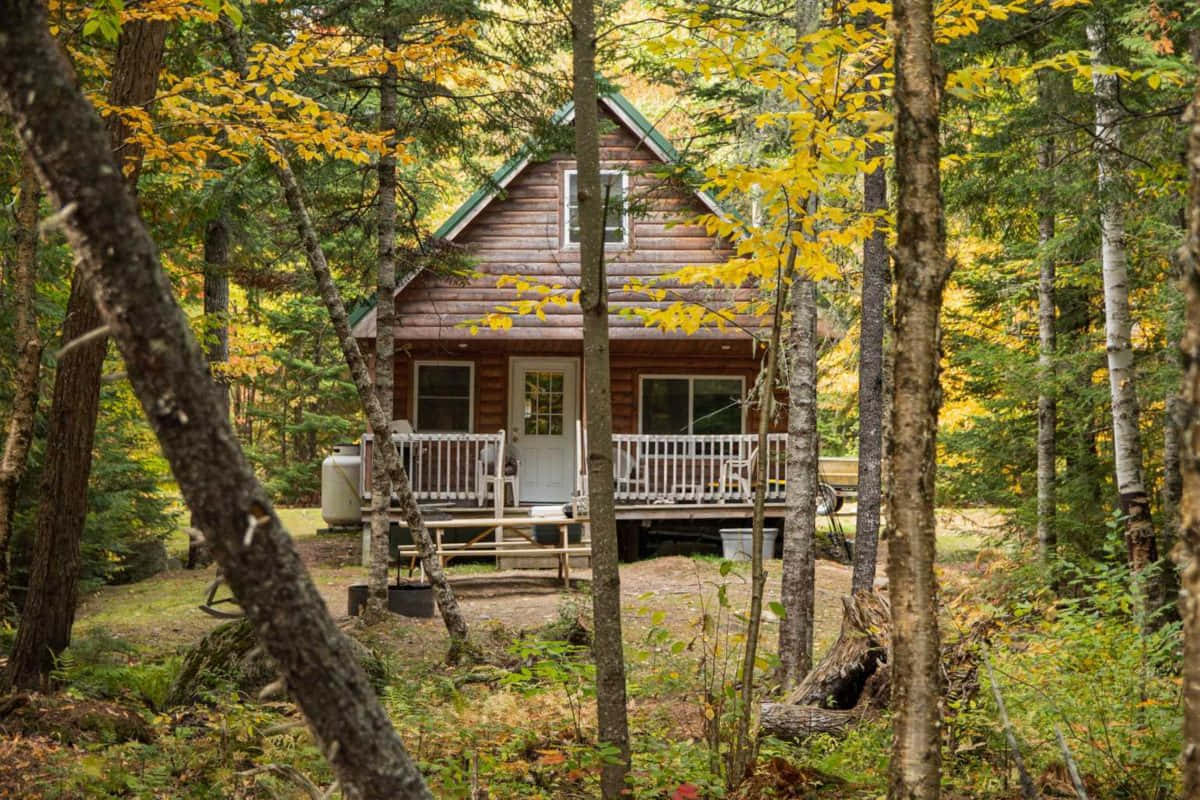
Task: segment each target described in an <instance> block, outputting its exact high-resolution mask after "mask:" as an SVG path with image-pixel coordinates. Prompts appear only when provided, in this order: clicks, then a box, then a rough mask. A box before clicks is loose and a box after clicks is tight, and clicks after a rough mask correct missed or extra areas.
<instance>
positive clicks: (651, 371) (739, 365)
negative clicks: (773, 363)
mask: <svg viewBox="0 0 1200 800" xmlns="http://www.w3.org/2000/svg"><path fill="white" fill-rule="evenodd" d="M459 344H465V345H466V347H459V346H458V345H459ZM723 346H725V347H729V349H728V350H724V349H722V347H723ZM582 355H583V352H582V348H581V346H580V344H579V343H578V342H570V341H562V340H557V341H555V340H551V341H537V340H520V341H509V342H480V341H477V340H464V341H460V342H446V343H441V344H440V345H436V346H434V345H421V344H419V343H410V344H409V346H407V347H405V348H403V350H402V351H399V352H398V353H397V355H396V379H395V380H396V382H395V392H396V393H395V409H396V417H397V418H398V419H410V420H411V419H412V417H413V410H414V397H413V373H414V370H413V364H414V362H415V361H441V362H455V363H459V362H462V363H471V364H474V366H475V387H474V395H475V403H474V420H473V422H474V426H475V431H476V432H478V433H491V432H494V431H497V430H499V429H501V428H504V429H507V428H509V427H510V426H509V423H508V394H509V368H510V362H511V359H513V358H537V357H554V356H571V357H575V358H582ZM611 364H612V402H613V432H614V433H638V415H639V413H640V409H639V407H638V386H639V382H640V378H641V377H642V376H643V375H704V376H731V377H741V378H743V379H744V384H745V387H746V390H747V391H749V390H750V388H751V387H752V386H753V385H754V380H755V377H756V375H757V374H758V369H759V360H758V359H757V358H755V357H754V356H753V355H752V353H751V352H750V345H749V343H747V342H740V343H736V344H732V345H731V344H728V343H727V344H724V345H723V344H722V343H720V342H714V341H708V340H704V339H695V340H691V339H685V340H682V341H679V340H664V341H661V342H658V343H655V344H654V345H653V347H651V346H649V345H648V343H645V342H642V343H637V342H621V341H617V342H614V343H613V353H612V362H611ZM576 395H577V397H578V398H580V402H582V397H583V392H582V386H581V387H580V391H579V392H577V393H576ZM576 413H577V414H582V411H581V409H576ZM756 430H757V415H756V414H755V413H754V412H753V410H751V411H750V412H749V413H747V415H746V427H745V432H746V433H753V432H755V431H756ZM772 430H777V431H782V430H786V421H785V420H782V419H781V420H779V421H778V424H776V425H773V426H772Z"/></svg>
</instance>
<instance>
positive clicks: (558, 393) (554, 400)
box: [522, 371, 566, 436]
mask: <svg viewBox="0 0 1200 800" xmlns="http://www.w3.org/2000/svg"><path fill="white" fill-rule="evenodd" d="M564 380H565V376H564V374H563V373H562V372H561V371H557V372H554V371H545V372H526V373H525V421H524V424H523V426H522V427H523V428H524V430H525V434H526V435H527V436H561V435H562V432H563V430H564V422H563V415H564V413H565V411H566V410H565V409H564V408H563V385H564Z"/></svg>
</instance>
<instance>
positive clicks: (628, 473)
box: [613, 447, 649, 495]
mask: <svg viewBox="0 0 1200 800" xmlns="http://www.w3.org/2000/svg"><path fill="white" fill-rule="evenodd" d="M613 484H614V486H613V488H614V489H615V490H616V491H625V492H631V493H633V494H634V495H644V494H646V493H647V492H648V491H649V484H648V482H647V481H646V479H645V478H644V477H642V476H640V475H638V474H637V459H636V458H635V457H634V456H632V455H631V454H629V453H627V452H626V451H625V450H624V449H622V448H620V447H618V448H616V449H615V450H614V451H613Z"/></svg>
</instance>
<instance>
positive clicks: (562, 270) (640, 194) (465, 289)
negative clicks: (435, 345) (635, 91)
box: [396, 117, 749, 419]
mask: <svg viewBox="0 0 1200 800" xmlns="http://www.w3.org/2000/svg"><path fill="white" fill-rule="evenodd" d="M608 119H609V122H611V123H612V129H611V130H609V131H608V132H607V133H606V134H605V135H604V136H603V138H602V142H601V159H602V168H603V169H622V170H625V171H627V172H628V173H629V186H630V195H631V199H632V202H633V204H634V206H635V210H636V211H637V212H638V213H635V214H633V215H632V219H631V228H632V231H631V235H630V242H629V246H628V247H625V248H620V249H617V248H609V250H608V251H607V252H608V259H609V263H608V274H609V281H608V285H609V288H610V290H611V291H612V293H613V294H612V302H611V306H612V315H611V317H610V324H611V327H612V337H613V339H614V340H621V339H654V340H658V341H662V340H664V339H681V338H683V335H682V334H678V333H676V334H672V335H666V334H663V333H661V332H660V331H658V330H655V329H650V328H646V327H645V325H644V324H643V323H642V321H641V320H640V319H638V318H637V317H635V316H629V315H628V312H631V311H632V310H633V309H638V308H648V307H653V306H655V305H656V304H654V303H652V302H651V301H650V300H649V299H648V298H646V297H645V296H641V295H638V294H635V293H630V292H624V291H621V289H622V287H623V286H624V285H625V284H626V283H627V282H629V281H630V280H631V279H634V278H642V279H645V278H652V277H655V276H659V275H663V274H666V273H669V272H673V271H675V270H677V269H679V268H680V267H684V266H688V265H690V264H710V263H721V262H723V261H725V260H727V259H728V258H729V257H730V256H731V255H732V250H731V249H730V248H729V246H728V244H727V243H726V242H724V241H719V240H717V239H716V238H715V237H713V236H710V235H709V234H708V233H707V232H706V231H705V230H704V229H703V228H701V227H699V226H696V225H673V224H671V223H673V222H675V221H677V220H680V219H685V218H687V217H690V216H693V215H696V214H700V213H703V212H704V211H705V210H706V209H705V208H704V207H703V206H702V205H701V203H700V202H699V201H698V200H697V199H696V197H695V196H694V195H693V194H692V192H691V191H690V190H688V189H686V188H684V187H680V186H676V185H673V184H670V183H667V182H664V181H663V180H662V179H661V178H659V177H657V176H654V175H652V174H650V171H651V170H653V169H656V168H658V167H661V162H660V161H659V160H658V159H657V158H656V157H655V156H654V155H653V154H652V153H651V152H650V151H649V150H648V149H647V148H646V147H645V146H644V145H642V144H641V143H640V142H639V141H638V140H637V139H636V138H635V137H634V136H633V134H631V133H630V132H629V131H628V130H626V129H625V128H624V127H623V126H621V125H619V124H618V123H617V122H616V120H615V118H612V117H609V118H608ZM574 163H575V162H574V159H573V158H568V157H567V156H565V155H561V154H560V155H556V156H554V157H552V158H550V159H549V160H548V161H544V162H540V163H536V164H531V165H529V166H528V167H526V168H525V170H524V172H522V173H521V175H519V176H518V177H517V178H516V179H515V180H514V181H513V182H512V183H511V184H509V186H508V187H507V191H506V193H505V195H504V196H503V197H500V198H497V199H495V200H493V201H492V203H491V205H489V206H488V207H487V208H485V209H484V210H483V211H482V212H481V213H480V214H479V216H478V217H477V218H476V219H475V220H473V221H472V222H471V223H470V225H468V226H467V228H466V229H465V230H464V231H463V232H462V233H461V234H459V236H458V237H457V240H456V241H457V242H458V243H459V244H462V245H465V246H466V247H468V248H469V249H470V251H471V252H472V253H473V254H474V255H475V256H476V257H477V258H478V262H477V264H476V267H475V268H476V269H477V270H478V271H479V273H480V275H478V276H476V277H471V278H468V279H466V280H462V279H453V278H447V277H445V276H439V275H435V274H433V273H426V274H423V275H421V276H419V277H418V278H417V279H416V280H415V281H414V282H413V283H412V285H410V286H408V287H407V288H406V289H405V290H404V291H403V292H402V293H401V294H400V295H399V296H398V297H397V302H396V313H397V323H398V328H397V331H396V338H397V340H398V341H399V342H401V343H403V342H415V341H422V340H424V341H429V340H442V341H446V340H449V339H458V338H462V336H463V334H462V333H460V331H462V330H463V328H462V326H464V325H466V324H468V323H470V322H471V321H472V320H479V319H482V318H483V317H484V316H485V315H487V314H488V313H490V312H492V311H495V309H496V307H497V306H500V305H505V304H509V303H512V302H513V301H514V300H516V299H518V295H517V293H516V291H515V290H514V289H513V288H511V287H506V288H505V289H498V288H497V287H496V279H497V278H498V277H499V276H500V275H522V276H529V277H531V278H532V279H534V280H535V281H538V282H541V283H545V284H548V285H549V284H562V285H563V286H564V287H567V288H568V289H575V288H577V287H578V285H579V251H578V248H566V247H563V246H562V241H561V239H562V225H563V216H562V215H563V199H562V193H563V175H564V172H565V171H566V170H567V169H570V168H573V167H574ZM525 296H526V297H533V296H534V295H532V294H527V295H525ZM747 296H749V295H748V292H747V290H739V291H734V290H729V289H713V288H707V287H705V288H691V287H687V288H680V289H678V290H677V291H673V292H672V294H671V296H670V297H669V298H668V301H667V302H674V301H676V300H680V299H682V300H687V301H689V302H698V303H703V304H705V305H707V306H710V307H721V306H727V305H728V304H729V303H730V302H731V301H732V300H733V299H735V298H736V299H742V298H745V297H747ZM622 312H626V313H622ZM545 313H546V319H545V320H544V321H543V320H539V319H537V318H536V317H535V316H532V315H529V316H523V317H522V316H515V317H513V318H512V319H513V329H514V330H508V331H503V330H500V331H492V330H487V329H481V330H480V331H479V332H478V334H477V335H476V337H474V338H475V340H476V341H479V340H487V339H503V338H514V337H515V338H526V339H527V338H535V337H536V338H538V339H542V340H579V339H580V338H581V327H582V317H581V315H580V311H579V307H578V306H577V305H576V304H574V303H572V304H570V305H568V306H567V307H565V308H562V307H558V306H547V307H546V309H545ZM696 338H702V339H724V340H741V341H742V342H743V344H742V348H743V349H745V350H747V351H748V350H749V344H746V343H744V342H745V340H746V338H747V336H746V334H745V333H742V332H739V331H736V330H730V331H726V332H720V331H716V330H703V331H700V332H699V333H698V334H696ZM489 419H490V417H489Z"/></svg>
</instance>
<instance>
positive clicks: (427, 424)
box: [413, 361, 474, 433]
mask: <svg viewBox="0 0 1200 800" xmlns="http://www.w3.org/2000/svg"><path fill="white" fill-rule="evenodd" d="M473 367H474V365H473V364H469V363H438V362H420V361H418V362H417V364H416V367H415V369H416V373H417V374H416V380H415V381H414V383H415V384H416V410H415V414H414V417H413V427H414V428H415V429H416V430H418V431H421V432H424V433H430V432H433V433H438V432H464V433H465V432H469V431H470V430H471V401H472V398H473V390H474V385H473V384H474V380H473V378H474V369H473Z"/></svg>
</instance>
